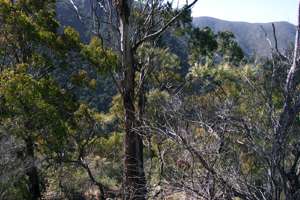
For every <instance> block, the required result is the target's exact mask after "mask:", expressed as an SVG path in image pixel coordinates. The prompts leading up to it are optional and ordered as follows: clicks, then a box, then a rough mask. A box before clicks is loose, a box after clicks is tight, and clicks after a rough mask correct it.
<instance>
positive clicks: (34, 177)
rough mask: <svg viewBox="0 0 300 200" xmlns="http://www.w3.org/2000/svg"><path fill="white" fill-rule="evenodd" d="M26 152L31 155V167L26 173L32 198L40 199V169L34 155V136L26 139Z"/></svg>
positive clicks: (32, 199)
mask: <svg viewBox="0 0 300 200" xmlns="http://www.w3.org/2000/svg"><path fill="white" fill-rule="evenodd" d="M25 142H26V151H27V152H26V153H27V156H28V157H29V159H30V161H29V164H30V166H29V169H28V170H27V173H26V175H27V176H28V181H29V184H28V186H29V192H30V195H31V196H30V198H31V200H38V199H40V197H41V191H40V181H39V176H38V170H37V167H36V165H35V155H34V143H33V140H32V138H30V137H28V138H27V139H26V140H25Z"/></svg>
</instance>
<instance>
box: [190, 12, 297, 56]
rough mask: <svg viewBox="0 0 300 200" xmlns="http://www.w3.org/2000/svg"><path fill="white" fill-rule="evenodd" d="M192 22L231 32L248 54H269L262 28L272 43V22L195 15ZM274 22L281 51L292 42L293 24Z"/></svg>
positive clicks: (268, 46) (198, 25)
mask: <svg viewBox="0 0 300 200" xmlns="http://www.w3.org/2000/svg"><path fill="white" fill-rule="evenodd" d="M193 24H194V26H195V27H200V28H204V27H206V26H208V27H210V28H212V29H213V30H214V31H215V32H218V31H231V32H233V33H234V35H235V37H236V39H237V41H238V42H239V44H240V46H241V47H242V49H243V50H244V51H245V53H246V54H248V55H253V54H256V55H257V56H259V57H261V56H269V55H270V52H271V48H270V45H269V44H268V42H267V39H266V36H265V33H264V31H263V29H264V30H265V32H266V33H267V35H268V38H270V40H271V41H272V43H273V45H274V41H273V31H272V23H247V22H231V21H224V20H220V19H216V18H211V17H197V18H194V19H193ZM274 24H275V27H276V35H277V38H278V48H279V49H280V50H281V51H282V50H284V49H287V48H288V47H289V46H290V45H292V43H293V42H294V37H295V31H296V28H295V26H294V25H292V24H290V23H288V22H274ZM262 27H263V29H262Z"/></svg>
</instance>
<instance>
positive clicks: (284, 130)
mask: <svg viewBox="0 0 300 200" xmlns="http://www.w3.org/2000/svg"><path fill="white" fill-rule="evenodd" d="M299 50H300V2H299V5H298V25H297V32H296V38H295V47H294V55H293V64H292V66H291V68H290V70H289V73H288V76H287V79H286V84H285V94H284V95H285V100H284V105H283V109H282V112H281V113H280V116H279V120H278V123H277V124H276V126H275V129H274V133H275V135H274V143H273V149H272V160H271V162H270V163H272V169H271V171H272V174H271V176H272V178H273V185H274V191H273V196H272V199H274V200H279V199H280V196H281V193H282V192H285V196H286V198H287V199H291V198H288V197H289V196H290V192H291V191H288V189H287V187H288V185H289V187H290V186H291V185H293V184H288V183H287V181H288V179H289V178H288V177H287V173H286V172H285V154H286V151H285V148H286V146H287V139H288V136H289V135H288V131H289V129H290V128H291V126H292V125H293V123H294V121H295V119H296V116H297V114H298V113H299V105H297V104H295V103H294V100H295V99H296V101H299V100H300V99H299V98H298V99H297V98H296V94H295V91H296V88H297V84H298V80H297V79H299V77H298V76H299V68H300V65H299V61H298V59H299Z"/></svg>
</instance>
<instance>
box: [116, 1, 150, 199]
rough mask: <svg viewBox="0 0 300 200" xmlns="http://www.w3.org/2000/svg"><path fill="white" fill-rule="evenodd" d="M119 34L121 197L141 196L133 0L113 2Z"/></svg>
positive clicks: (143, 191) (143, 187)
mask: <svg viewBox="0 0 300 200" xmlns="http://www.w3.org/2000/svg"><path fill="white" fill-rule="evenodd" d="M115 3H116V6H117V11H118V17H119V31H120V34H121V63H122V69H123V71H124V79H123V81H122V89H123V91H122V98H123V105H124V111H125V139H124V152H125V158H124V195H125V199H138V200H139V199H141V200H142V199H145V196H146V180H145V174H144V165H143V141H142V137H141V135H140V134H139V132H138V131H136V130H135V128H136V125H137V120H136V111H135V107H134V102H135V97H134V96H135V75H136V69H135V66H134V52H133V50H132V44H131V41H130V22H129V17H130V10H131V6H132V3H133V0H117V1H116V2H115Z"/></svg>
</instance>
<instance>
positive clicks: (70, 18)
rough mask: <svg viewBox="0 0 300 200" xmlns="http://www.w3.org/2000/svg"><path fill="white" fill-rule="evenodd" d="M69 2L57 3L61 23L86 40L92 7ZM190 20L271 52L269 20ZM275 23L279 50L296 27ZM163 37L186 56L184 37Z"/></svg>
mask: <svg viewBox="0 0 300 200" xmlns="http://www.w3.org/2000/svg"><path fill="white" fill-rule="evenodd" d="M72 2H74V3H75V4H74V5H76V6H75V7H74V5H73V4H71V3H70V1H67V0H62V1H59V3H58V4H57V18H58V20H59V21H60V22H61V24H62V26H72V27H74V28H75V29H76V30H78V31H79V32H80V34H81V37H82V40H83V41H85V42H88V41H89V37H90V36H91V34H92V33H91V26H92V22H91V21H90V18H89V17H90V16H88V15H89V14H90V7H91V5H90V1H85V0H73V1H72ZM74 8H75V9H78V10H79V11H80V15H81V16H87V17H86V18H84V19H82V20H83V21H84V23H82V22H81V20H79V16H78V15H76V14H75V13H76V12H75V11H74ZM98 12H100V13H98V15H99V16H101V11H100V10H99V11H98ZM193 24H194V26H195V27H200V28H204V27H206V26H208V27H210V28H212V29H213V30H214V31H215V32H218V31H226V30H227V31H230V32H233V33H234V35H235V37H236V39H237V41H238V42H239V44H240V46H241V47H242V49H243V50H244V52H245V53H246V54H247V55H257V56H259V57H262V56H269V55H270V53H271V48H270V45H269V44H268V42H267V39H266V35H265V33H264V31H263V29H264V30H265V32H266V33H267V36H268V37H269V38H270V39H271V41H272V43H273V45H274V41H273V32H272V24H271V23H247V22H231V21H225V20H220V19H216V18H211V17H196V18H194V19H193ZM274 24H275V26H276V35H277V37H278V47H279V49H280V50H281V51H283V50H285V49H287V48H288V47H289V46H290V45H291V44H292V43H293V42H294V36H295V32H296V28H295V26H294V25H292V24H290V23H287V22H275V23H274ZM262 27H263V29H262ZM102 28H103V27H102ZM102 31H103V30H102ZM103 32H105V31H103ZM166 40H168V43H169V44H170V45H171V46H175V48H174V49H173V50H174V51H180V52H176V53H178V54H179V55H180V57H182V58H183V59H184V60H186V59H187V58H186V57H187V55H186V54H187V52H186V50H185V49H186V45H185V44H184V41H176V39H175V38H173V39H170V38H168V37H166ZM178 45H179V46H180V49H178V48H176V47H178Z"/></svg>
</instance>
